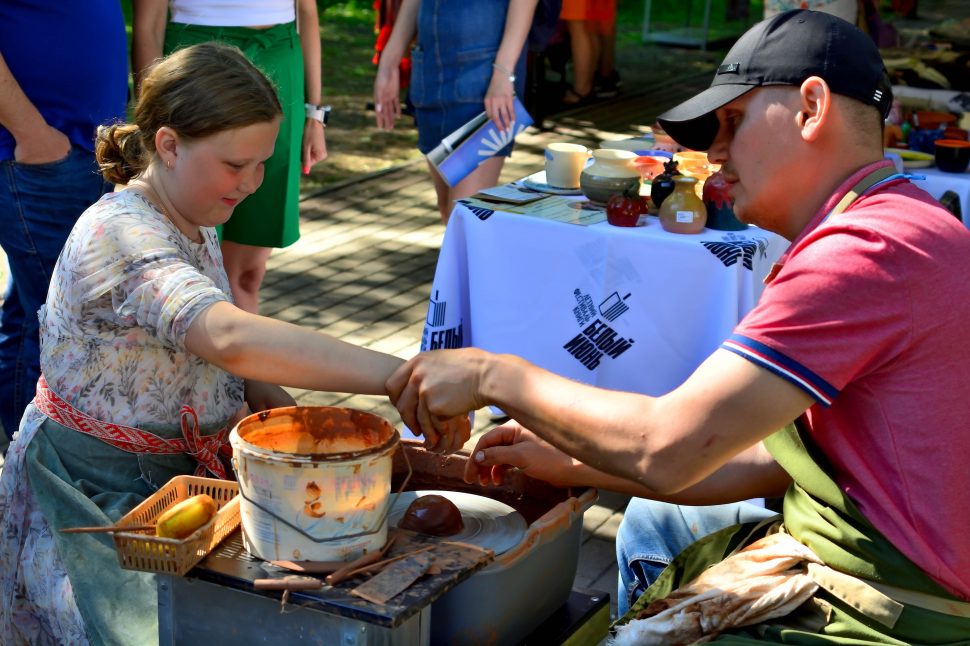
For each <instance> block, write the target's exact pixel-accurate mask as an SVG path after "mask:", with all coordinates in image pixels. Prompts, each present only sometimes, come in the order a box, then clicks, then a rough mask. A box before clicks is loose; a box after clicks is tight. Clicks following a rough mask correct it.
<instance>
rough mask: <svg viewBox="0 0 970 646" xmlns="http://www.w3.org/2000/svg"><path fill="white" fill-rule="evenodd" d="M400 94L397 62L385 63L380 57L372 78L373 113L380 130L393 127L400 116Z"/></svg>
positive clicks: (399, 71) (399, 74) (399, 73)
mask: <svg viewBox="0 0 970 646" xmlns="http://www.w3.org/2000/svg"><path fill="white" fill-rule="evenodd" d="M400 95H401V70H400V68H399V67H398V64H397V63H394V64H393V65H391V64H390V62H387V63H385V61H384V59H383V58H381V64H380V65H379V66H378V68H377V78H375V79H374V115H375V118H376V120H377V127H378V128H380V129H381V130H393V129H394V122H395V121H397V120H398V118H399V117H400V116H401V99H400Z"/></svg>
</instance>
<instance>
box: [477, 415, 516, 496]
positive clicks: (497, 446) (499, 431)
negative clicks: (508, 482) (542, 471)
mask: <svg viewBox="0 0 970 646" xmlns="http://www.w3.org/2000/svg"><path fill="white" fill-rule="evenodd" d="M520 428H521V427H520V426H519V424H518V423H516V422H509V423H507V424H503V425H502V426H499V427H497V428H493V429H492V430H491V431H489V432H488V433H486V434H485V435H483V436H482V437H481V438H479V440H478V442H477V443H476V444H475V448H474V449H472V454H471V458H470V459H469V460H468V462H466V463H465V474H464V477H465V482H467V483H469V484H475V483H477V484H481V485H489V484H495V485H500V484H502V481H503V480H504V477H505V473H506V472H507V471H508V469H509V467H510V466H518V465H517V464H515V462H518V461H520V460H519V458H518V456H517V455H515V454H514V453H512V454H508V455H503V454H504V451H503V449H504V448H505V447H510V446H512V445H514V444H515V443H516V441H517V440H518V435H519V429H520ZM509 460H512V462H509Z"/></svg>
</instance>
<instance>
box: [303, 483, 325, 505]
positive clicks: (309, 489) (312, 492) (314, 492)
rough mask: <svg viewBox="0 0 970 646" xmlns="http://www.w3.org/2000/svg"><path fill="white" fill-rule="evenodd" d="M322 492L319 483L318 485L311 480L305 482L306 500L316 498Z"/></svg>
mask: <svg viewBox="0 0 970 646" xmlns="http://www.w3.org/2000/svg"><path fill="white" fill-rule="evenodd" d="M322 493H323V491H322V490H321V489H320V485H318V484H317V483H316V482H313V481H312V480H311V481H310V482H308V483H307V485H306V499H307V502H310V501H313V500H316V499H317V498H319V497H320V494H322Z"/></svg>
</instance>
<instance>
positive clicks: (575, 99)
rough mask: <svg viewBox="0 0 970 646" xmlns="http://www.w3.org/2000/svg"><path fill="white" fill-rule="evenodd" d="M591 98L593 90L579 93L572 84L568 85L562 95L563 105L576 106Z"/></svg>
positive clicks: (587, 101)
mask: <svg viewBox="0 0 970 646" xmlns="http://www.w3.org/2000/svg"><path fill="white" fill-rule="evenodd" d="M592 98H593V92H592V91H590V92H587V93H586V94H580V93H579V92H577V91H576V88H574V87H573V86H571V85H570V86H568V87H567V88H566V91H565V92H564V93H563V95H562V103H563V105H571V106H578V105H583V104H586V103H589V102H590V101H591V100H592Z"/></svg>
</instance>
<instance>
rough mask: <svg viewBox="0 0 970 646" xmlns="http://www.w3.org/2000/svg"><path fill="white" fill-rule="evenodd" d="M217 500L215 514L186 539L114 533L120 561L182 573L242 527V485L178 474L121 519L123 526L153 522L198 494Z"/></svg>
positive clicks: (130, 566) (142, 568)
mask: <svg viewBox="0 0 970 646" xmlns="http://www.w3.org/2000/svg"><path fill="white" fill-rule="evenodd" d="M201 493H204V494H209V495H210V496H212V499H213V500H215V501H216V505H217V506H218V511H217V512H216V515H215V517H214V518H213V519H212V520H211V521H209V522H208V523H206V524H205V525H203V526H202V527H200V528H199V529H197V530H196V531H195V532H194V533H193V534H192V535H191V536H188V537H187V538H184V539H181V540H180V539H177V538H160V537H158V536H154V535H151V534H145V533H140V532H134V531H133V532H125V531H123V530H122V531H117V532H114V539H115V547H116V548H117V550H118V562H119V564H120V565H121V567H123V568H125V569H126V570H140V571H143V572H160V573H162V574H174V575H176V576H182V575H183V574H185V573H186V572H188V571H189V570H191V569H192V568H193V567H195V564H196V563H198V562H199V561H201V560H202V559H203V558H205V556H206V555H207V554H208V553H209V552H210V551H211V550H212V549H213V548H214V547H215V546H216V545H218V544H219V542H220V541H222V539H224V538H225V537H226V536H228V535H229V534H230V533H231V532H232V531H233V530H235V529H236V528H237V527H238V526H239V485H238V484H236V483H235V482H233V481H229V480H217V479H214V478H198V477H195V476H175V477H174V478H172V479H171V480H169V481H168V483H166V484H165V486H164V487H162V488H161V489H159V490H158V491H156V492H155V493H154V494H152V495H151V496H150V497H149V498H146V499H145V500H144V501H143V502H142V503H141V504H140V505H138V506H137V507H135V508H134V509H132V510H131V511H130V512H128V513H127V514H125V515H124V516H123V517H122V518H121V520H119V521H118V523H117V526H118V527H120V528H124V527H134V526H137V525H149V524H154V522H155V520H156V519H157V518H158V516H159V515H161V513H162V512H163V511H165V510H166V509H168V508H169V507H170V506H172V505H174V504H175V503H177V502H181V501H183V500H186V499H188V498H191V497H192V496H195V495H197V494H201Z"/></svg>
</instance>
